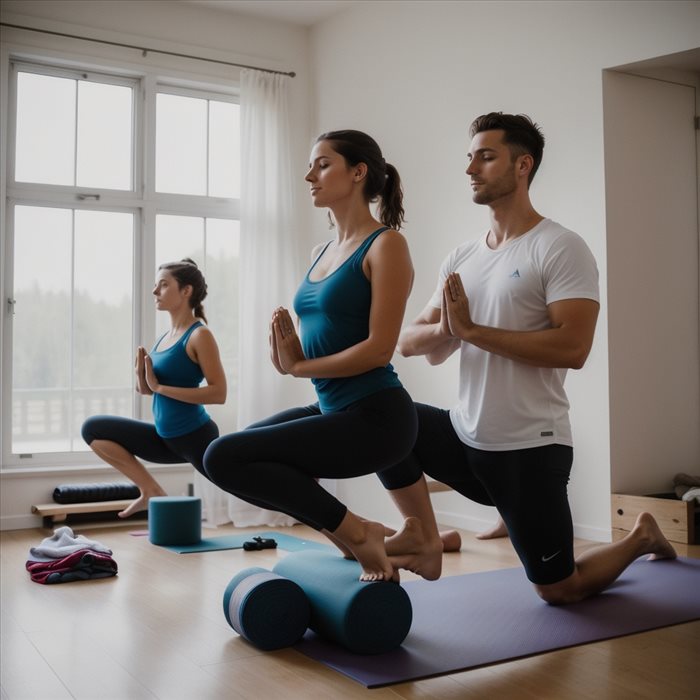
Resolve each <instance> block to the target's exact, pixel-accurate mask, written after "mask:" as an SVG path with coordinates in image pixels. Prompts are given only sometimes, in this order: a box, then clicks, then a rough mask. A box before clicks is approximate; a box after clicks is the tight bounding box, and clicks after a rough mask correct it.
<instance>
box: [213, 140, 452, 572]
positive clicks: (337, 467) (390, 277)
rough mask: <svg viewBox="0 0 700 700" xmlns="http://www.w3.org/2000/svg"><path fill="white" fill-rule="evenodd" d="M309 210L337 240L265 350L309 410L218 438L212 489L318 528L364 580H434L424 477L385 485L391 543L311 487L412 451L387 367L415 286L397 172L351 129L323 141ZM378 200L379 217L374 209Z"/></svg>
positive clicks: (409, 420)
mask: <svg viewBox="0 0 700 700" xmlns="http://www.w3.org/2000/svg"><path fill="white" fill-rule="evenodd" d="M305 179H306V181H307V182H308V183H309V185H310V190H311V198H312V199H313V202H314V205H315V206H316V207H325V208H327V209H328V210H329V216H330V214H331V213H332V216H333V219H332V220H334V226H335V230H336V236H335V238H334V239H333V240H331V241H329V242H328V243H326V244H323V245H320V246H318V247H317V248H316V249H315V250H314V252H313V253H312V265H311V268H310V269H309V271H308V273H307V274H306V276H305V277H304V279H303V281H302V283H301V285H300V287H299V289H298V291H297V294H296V296H295V299H294V310H295V312H296V314H297V316H298V317H299V324H300V326H299V333H300V335H297V332H296V330H295V327H294V323H293V321H292V317H291V315H290V313H289V312H288V311H287V310H286V309H284V308H281V307H280V308H278V309H276V310H275V312H274V313H273V316H272V320H271V324H270V352H271V359H272V363H273V365H274V367H275V368H276V369H277V371H278V372H280V373H281V374H291V375H293V376H295V377H306V378H309V379H311V381H312V382H313V384H314V387H315V389H316V394H317V396H318V403H315V404H313V405H311V406H305V407H300V408H294V409H290V410H287V411H283V412H282V413H279V414H277V415H275V416H272V417H271V418H268V419H266V420H263V421H260V422H258V423H256V424H254V425H252V426H250V427H249V428H247V429H245V430H243V431H240V432H238V433H234V434H232V435H225V436H222V437H221V438H219V439H217V440H215V441H214V442H213V443H212V444H211V445H210V446H209V448H208V449H207V452H206V454H205V457H204V468H205V470H206V472H207V474H208V475H209V478H210V479H211V480H212V481H213V482H214V483H215V484H217V485H218V486H220V487H221V488H223V489H225V490H226V491H228V492H229V493H232V494H234V495H236V496H238V497H239V498H242V499H244V500H246V501H248V502H250V503H253V504H255V505H259V506H261V507H263V508H268V509H271V510H277V511H281V512H284V513H287V514H289V515H291V516H292V517H294V518H296V519H297V520H300V521H301V522H304V523H306V524H307V525H310V526H311V527H314V528H315V529H317V530H320V531H321V532H323V533H324V534H325V535H327V536H328V537H329V538H330V539H331V540H332V541H333V542H335V543H336V544H337V545H338V546H339V548H340V549H341V551H343V553H344V554H345V555H346V556H349V557H354V558H356V559H357V560H358V561H359V562H360V564H361V565H362V569H363V574H362V578H363V579H364V580H381V579H391V578H394V577H396V576H397V575H398V574H397V572H396V571H395V570H396V569H398V568H409V569H411V570H413V571H416V572H417V573H419V574H421V575H422V576H424V577H425V578H438V576H439V575H440V570H441V558H442V551H443V546H442V542H441V541H440V535H439V533H438V530H437V526H436V525H435V516H434V514H433V511H432V507H431V504H430V500H429V497H428V491H427V487H426V485H425V481H424V480H420V481H419V482H417V483H410V480H407V481H406V482H404V481H403V480H402V477H401V474H394V475H393V477H392V478H390V479H389V480H388V481H387V480H386V479H385V478H384V476H383V477H382V480H383V481H384V483H385V484H387V485H388V488H390V489H391V490H390V493H391V495H392V497H393V498H394V500H395V501H396V502H397V504H400V505H401V507H402V508H403V512H404V513H407V514H408V515H409V516H410V517H408V518H407V520H406V522H405V523H404V527H403V528H402V530H401V531H400V532H398V533H395V534H393V535H391V536H389V537H388V538H387V539H386V542H385V535H386V534H387V533H386V531H385V528H384V526H383V525H382V524H381V523H377V522H369V521H366V520H364V519H362V518H361V517H359V516H357V515H355V514H354V513H352V512H351V511H349V510H348V509H347V507H346V506H345V505H343V504H342V503H341V502H340V501H338V499H337V498H335V497H334V496H333V495H331V494H330V493H328V491H326V490H325V489H324V488H323V487H322V486H320V485H319V483H318V481H317V480H318V479H319V478H331V479H343V478H352V477H357V476H361V475H365V474H371V473H376V472H384V473H386V474H392V473H393V472H395V471H396V469H395V468H394V469H392V468H393V467H394V465H396V464H397V463H398V462H399V461H401V460H402V459H403V458H404V457H405V456H407V455H408V454H409V453H410V451H411V449H412V447H413V444H414V441H415V437H416V431H417V420H416V411H415V408H414V405H413V402H412V400H411V397H410V396H409V395H408V393H407V392H406V391H405V389H404V388H403V387H402V385H401V382H400V381H399V378H398V376H397V374H396V372H395V371H394V369H393V367H392V366H391V364H390V360H391V357H392V355H393V353H394V349H395V347H396V343H397V340H398V336H399V331H400V330H401V323H402V321H403V315H404V310H405V307H406V301H407V299H408V295H409V293H410V290H411V285H412V282H413V266H412V263H411V258H410V255H409V251H408V245H407V243H406V240H405V239H404V237H403V236H402V235H401V234H400V233H399V232H398V229H399V227H400V226H401V223H402V221H403V213H404V212H403V205H402V191H401V183H400V179H399V174H398V172H397V171H396V169H395V168H394V167H393V166H392V165H389V164H388V163H386V162H385V160H384V158H383V157H382V154H381V151H380V149H379V146H378V145H377V143H376V142H375V141H374V140H373V139H372V138H370V137H369V136H367V135H366V134H364V133H362V132H359V131H337V132H331V133H327V134H323V135H322V136H320V137H319V138H318V139H317V141H316V144H315V146H314V148H313V150H312V153H311V162H310V169H309V172H308V174H307V175H306V178H305ZM377 201H378V202H379V204H378V219H379V220H378V219H377V218H375V217H374V216H373V214H372V212H371V210H370V204H371V203H374V202H377Z"/></svg>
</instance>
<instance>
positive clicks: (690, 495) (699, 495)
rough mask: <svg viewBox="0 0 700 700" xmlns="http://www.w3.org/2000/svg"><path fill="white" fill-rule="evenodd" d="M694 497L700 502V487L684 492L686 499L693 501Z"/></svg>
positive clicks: (684, 498)
mask: <svg viewBox="0 0 700 700" xmlns="http://www.w3.org/2000/svg"><path fill="white" fill-rule="evenodd" d="M693 499H695V500H696V501H697V502H698V503H700V488H695V489H688V491H686V492H685V493H684V494H683V500H684V501H692V500H693Z"/></svg>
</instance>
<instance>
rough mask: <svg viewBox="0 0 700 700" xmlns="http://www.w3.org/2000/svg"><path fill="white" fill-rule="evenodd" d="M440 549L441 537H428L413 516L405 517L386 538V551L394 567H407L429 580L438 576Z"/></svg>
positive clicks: (440, 567)
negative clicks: (395, 531) (431, 538)
mask: <svg viewBox="0 0 700 700" xmlns="http://www.w3.org/2000/svg"><path fill="white" fill-rule="evenodd" d="M442 551H443V542H442V539H441V538H435V539H434V540H430V539H428V538H427V537H426V535H425V533H424V531H423V526H422V524H421V521H420V520H419V519H418V518H413V517H412V518H406V520H405V521H404V524H403V527H402V528H401V529H400V530H399V531H398V532H397V533H396V534H395V535H392V536H391V537H389V538H387V540H386V552H387V554H388V555H389V559H390V560H391V563H392V564H393V565H394V566H395V567H396V568H399V569H408V571H412V572H413V573H414V574H418V575H419V576H422V577H423V578H424V579H427V580H429V581H434V580H435V579H438V578H440V574H441V572H442Z"/></svg>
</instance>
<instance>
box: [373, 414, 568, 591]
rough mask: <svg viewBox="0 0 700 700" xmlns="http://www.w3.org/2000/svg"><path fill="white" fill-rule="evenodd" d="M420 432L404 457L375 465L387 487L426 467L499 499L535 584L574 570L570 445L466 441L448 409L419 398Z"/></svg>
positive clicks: (481, 499)
mask: <svg viewBox="0 0 700 700" xmlns="http://www.w3.org/2000/svg"><path fill="white" fill-rule="evenodd" d="M416 410H417V413H418V438H417V440H416V444H415V446H414V448H413V452H412V454H411V455H410V456H409V457H408V458H407V459H406V460H404V462H402V463H400V464H398V465H396V467H392V468H390V469H385V470H384V471H381V472H379V478H380V479H381V480H382V483H383V484H384V486H385V487H386V488H388V489H390V490H393V489H397V488H402V487H405V486H408V485H410V484H411V483H413V482H414V481H416V480H417V479H419V478H420V475H421V472H425V473H426V474H428V475H429V476H431V477H432V478H433V479H437V480H438V481H441V482H443V483H445V484H448V485H449V486H451V487H452V488H453V489H454V490H455V491H458V492H459V493H461V494H463V495H464V496H466V497H467V498H469V499H471V500H472V501H476V502H477V503H482V504H484V505H489V506H496V508H498V511H499V513H500V514H501V516H502V518H503V520H504V521H505V523H506V526H507V527H508V533H509V535H510V538H511V541H512V543H513V546H514V547H515V550H516V552H517V553H518V556H519V557H520V561H521V562H522V563H523V566H524V567H525V571H526V573H527V577H528V578H529V579H530V581H532V582H533V583H535V584H539V585H546V584H551V583H557V582H558V581H562V580H563V579H565V578H567V577H569V576H570V575H571V574H573V572H574V551H573V539H574V536H573V524H572V519H571V511H570V509H569V499H568V493H567V484H568V482H569V474H570V472H571V465H572V462H573V449H572V448H571V447H569V446H568V445H545V446H543V447H533V448H529V449H524V450H507V451H499V452H492V451H487V450H477V449H475V448H473V447H469V446H468V445H465V444H464V443H463V442H462V441H461V440H460V439H459V437H458V436H457V434H456V433H455V430H454V428H453V427H452V423H451V421H450V415H449V411H446V410H443V409H439V408H435V407H433V406H427V405H425V404H418V403H417V404H416Z"/></svg>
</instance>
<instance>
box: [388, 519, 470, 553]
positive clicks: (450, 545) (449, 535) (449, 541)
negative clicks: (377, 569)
mask: <svg viewBox="0 0 700 700" xmlns="http://www.w3.org/2000/svg"><path fill="white" fill-rule="evenodd" d="M395 534H396V530H394V528H392V527H388V526H386V525H385V526H384V536H385V537H391V536H392V535H395ZM440 540H441V541H442V551H443V552H459V550H460V549H461V548H462V536H461V535H460V534H459V532H457V530H440Z"/></svg>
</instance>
